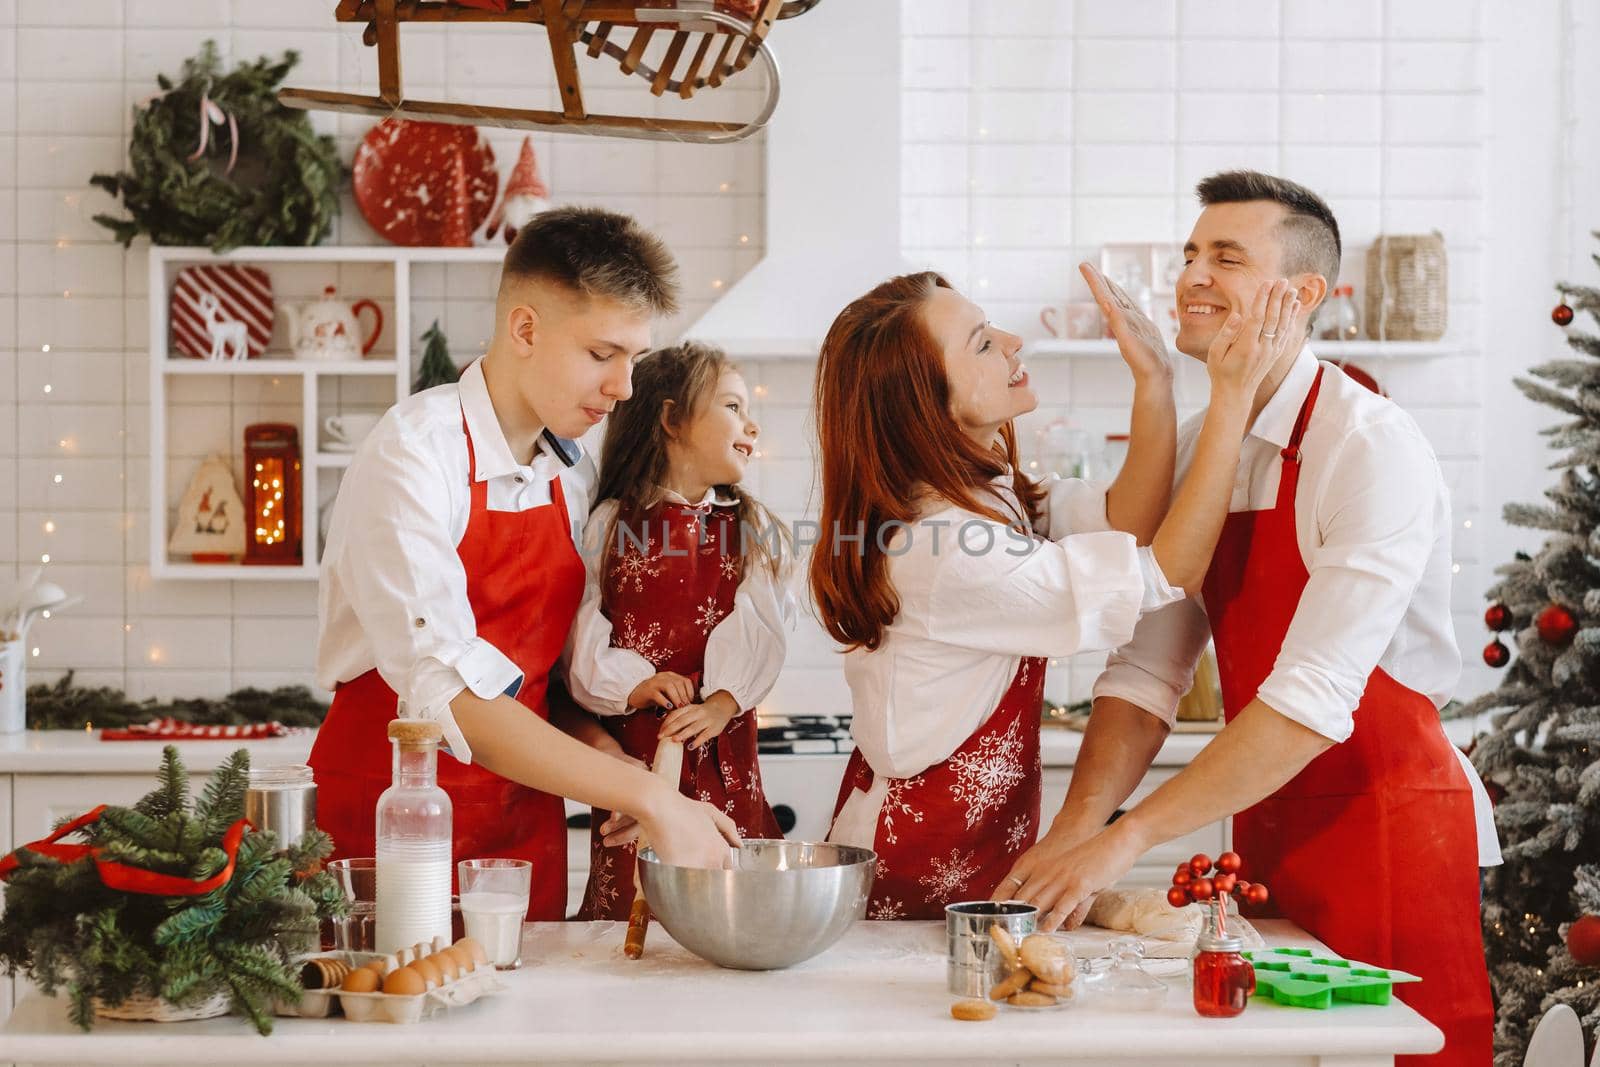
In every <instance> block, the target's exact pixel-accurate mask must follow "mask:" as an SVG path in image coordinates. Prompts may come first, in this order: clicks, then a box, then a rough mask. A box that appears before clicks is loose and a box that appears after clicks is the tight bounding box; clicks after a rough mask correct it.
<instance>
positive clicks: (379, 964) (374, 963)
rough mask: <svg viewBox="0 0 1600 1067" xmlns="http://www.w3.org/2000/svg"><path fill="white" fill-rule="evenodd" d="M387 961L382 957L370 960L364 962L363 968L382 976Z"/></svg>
mask: <svg viewBox="0 0 1600 1067" xmlns="http://www.w3.org/2000/svg"><path fill="white" fill-rule="evenodd" d="M386 962H387V961H386V960H381V959H377V960H368V961H367V962H366V963H363V964H362V965H361V966H362V968H363V969H365V970H369V971H372V972H373V973H374V974H377V975H378V976H379V977H380V978H381V977H382V976H383V965H384V963H386Z"/></svg>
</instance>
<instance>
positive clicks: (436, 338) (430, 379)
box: [411, 319, 461, 393]
mask: <svg viewBox="0 0 1600 1067" xmlns="http://www.w3.org/2000/svg"><path fill="white" fill-rule="evenodd" d="M422 339H423V341H425V342H426V344H425V345H424V346H423V348H422V362H421V364H420V365H419V366H418V367H417V380H416V381H415V382H413V383H412V385H411V391H412V392H413V393H420V392H422V391H423V390H424V389H432V388H433V387H434V386H436V385H449V384H450V383H451V382H453V381H456V380H458V379H459V378H460V377H461V372H460V371H458V370H456V365H455V362H454V361H453V360H452V359H451V358H450V346H449V345H448V344H447V343H446V342H445V338H444V333H443V332H442V331H440V329H439V320H438V319H434V320H433V325H432V326H429V327H428V332H427V333H425V334H423V335H422Z"/></svg>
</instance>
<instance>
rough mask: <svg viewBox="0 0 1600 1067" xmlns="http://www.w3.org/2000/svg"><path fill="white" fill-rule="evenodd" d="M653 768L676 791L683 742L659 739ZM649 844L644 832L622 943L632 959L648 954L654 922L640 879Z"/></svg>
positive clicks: (680, 773) (680, 767)
mask: <svg viewBox="0 0 1600 1067" xmlns="http://www.w3.org/2000/svg"><path fill="white" fill-rule="evenodd" d="M650 769H651V770H652V771H653V772H654V773H655V774H656V775H658V776H659V777H661V778H663V779H665V780H666V782H667V783H668V784H669V785H671V786H672V788H673V790H677V788H678V779H679V778H680V777H681V776H682V774H683V742H682V741H673V740H671V739H670V738H662V739H661V740H660V741H659V742H657V743H656V758H655V762H654V763H652V764H651V767H650ZM648 844H649V843H648V842H647V841H645V839H644V834H642V833H641V834H640V835H639V840H638V842H637V845H636V847H635V849H634V857H633V907H632V908H631V909H630V910H629V912H628V936H627V939H626V940H625V941H623V943H622V954H623V955H624V956H626V957H628V958H629V959H630V960H636V959H638V958H639V957H640V956H642V955H644V932H645V928H646V927H647V926H648V925H649V924H650V905H649V903H648V902H647V901H646V900H645V899H644V883H643V882H642V881H641V880H640V878H639V853H640V852H643V851H644V850H645V848H646V847H647V845H648Z"/></svg>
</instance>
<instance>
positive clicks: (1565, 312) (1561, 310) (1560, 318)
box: [1550, 300, 1572, 326]
mask: <svg viewBox="0 0 1600 1067" xmlns="http://www.w3.org/2000/svg"><path fill="white" fill-rule="evenodd" d="M1550 321H1551V322H1553V323H1555V324H1556V325H1557V326H1565V325H1567V324H1568V323H1570V322H1571V321H1572V309H1571V308H1570V307H1568V306H1567V302H1566V301H1565V300H1563V301H1562V302H1561V303H1559V304H1557V305H1556V306H1555V309H1554V310H1553V311H1551V312H1550Z"/></svg>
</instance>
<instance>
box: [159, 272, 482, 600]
mask: <svg viewBox="0 0 1600 1067" xmlns="http://www.w3.org/2000/svg"><path fill="white" fill-rule="evenodd" d="M504 256H505V249H503V248H396V247H392V246H388V245H381V246H371V247H365V246H361V247H351V246H344V247H340V246H333V245H323V246H317V247H311V248H285V247H279V248H237V249H234V250H233V251H231V252H226V253H223V254H221V255H218V254H216V253H214V252H212V251H210V250H209V249H205V248H182V247H163V246H153V247H152V248H151V249H150V252H149V287H148V300H149V307H148V317H149V322H150V548H149V558H150V574H151V576H152V577H154V578H161V579H196V580H202V581H214V580H217V579H219V578H227V579H229V580H230V581H297V580H298V581H315V580H316V577H317V558H318V544H319V540H320V534H321V529H320V524H319V518H320V516H321V515H322V513H323V511H324V510H325V508H326V507H327V505H328V504H329V503H330V502H331V501H332V499H333V496H334V493H335V492H336V491H337V488H338V480H339V478H340V477H341V476H342V473H343V469H344V468H345V467H346V466H348V465H349V463H350V454H349V452H340V451H334V450H333V448H332V447H329V445H330V443H329V442H328V441H327V440H326V438H327V436H328V435H327V433H326V432H325V431H324V430H323V423H324V421H325V420H326V418H327V417H328V416H329V415H332V414H335V413H338V412H341V411H343V412H362V413H367V414H381V413H382V412H383V411H385V410H386V409H387V408H389V407H390V405H392V404H394V403H395V402H396V401H397V400H401V399H404V398H405V397H406V396H407V395H408V394H409V393H410V391H411V378H412V364H413V360H412V358H411V349H412V343H413V338H412V326H411V313H412V298H413V293H412V280H413V276H414V273H415V272H416V271H417V270H428V269H431V268H443V267H445V266H447V265H451V264H460V265H470V264H478V265H479V267H480V268H481V269H491V268H493V267H494V266H495V265H497V264H499V262H500V261H501V260H502V259H503V258H504ZM216 263H235V264H248V265H251V266H256V267H261V268H263V269H265V270H267V271H268V272H269V273H270V274H271V275H272V276H273V285H274V290H275V291H274V298H275V300H276V301H277V302H278V306H280V307H282V306H285V305H287V304H289V303H292V302H295V301H297V300H299V299H313V298H314V297H315V296H316V294H317V293H319V292H320V291H321V290H322V287H323V285H324V284H330V285H332V284H335V283H337V285H336V287H337V289H338V290H339V296H340V298H341V299H346V300H352V301H353V300H355V299H356V298H358V297H368V298H371V299H372V300H374V301H375V302H376V304H377V306H378V307H379V309H380V314H381V315H382V316H383V318H382V321H383V330H382V332H381V334H380V335H379V336H378V338H377V341H376V347H375V348H374V350H373V352H372V354H371V355H370V356H368V357H367V358H363V359H357V360H348V361H342V362H318V361H316V360H301V359H295V358H293V353H292V352H290V351H288V350H287V348H286V345H287V341H286V339H285V338H286V333H287V331H284V330H282V329H275V330H274V334H273V337H274V341H273V347H272V348H269V349H268V351H267V352H266V353H265V354H264V355H263V357H262V358H260V359H246V360H205V359H190V358H186V357H184V356H182V355H179V356H177V357H176V358H174V357H173V356H172V354H171V353H170V351H169V342H170V340H171V322H170V307H169V302H170V300H171V292H172V284H173V281H174V279H175V278H176V277H177V274H178V272H179V271H180V270H182V269H183V268H184V267H189V266H196V265H202V264H216ZM463 269H466V268H463ZM430 280H432V279H431V275H430ZM487 292H488V294H489V299H490V300H491V301H492V298H493V290H492V289H489V290H487ZM441 295H442V294H441ZM456 340H457V345H458V348H459V346H460V345H461V343H462V341H463V338H460V337H458V338H457V339H456ZM459 355H460V353H459V352H458V356H459ZM247 422H287V423H292V424H294V425H295V426H296V427H297V429H298V430H299V438H300V442H299V443H300V463H301V470H300V492H301V500H300V515H301V530H302V532H301V537H302V559H303V562H302V563H301V565H300V566H298V567H296V566H245V565H243V564H241V563H193V562H189V561H188V560H186V559H178V558H174V557H172V556H170V555H169V553H168V551H167V540H168V537H169V535H170V532H171V527H170V522H171V519H172V515H173V513H174V512H175V510H176V507H177V504H178V501H179V499H180V498H181V496H182V492H183V489H184V487H185V486H186V485H187V484H188V481H189V479H190V478H191V477H192V476H193V474H194V471H195V470H196V468H197V467H198V465H199V462H200V460H201V459H203V458H204V457H205V456H206V455H207V454H208V453H213V452H214V453H218V454H220V455H222V456H224V457H225V458H227V459H228V460H229V462H230V466H231V467H232V469H233V470H234V471H235V472H236V475H237V473H238V472H240V471H242V469H243V462H244V459H243V440H242V431H243V428H244V424H245V423H247Z"/></svg>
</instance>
